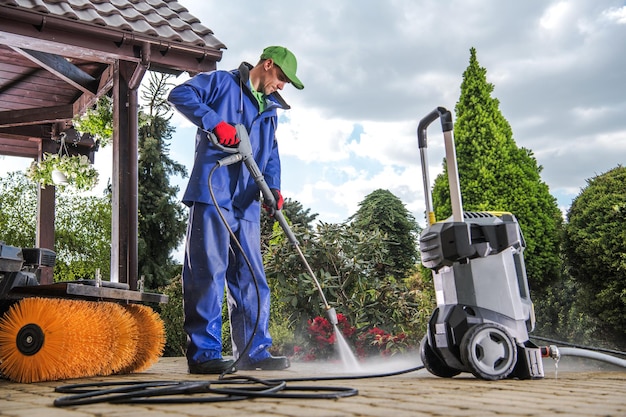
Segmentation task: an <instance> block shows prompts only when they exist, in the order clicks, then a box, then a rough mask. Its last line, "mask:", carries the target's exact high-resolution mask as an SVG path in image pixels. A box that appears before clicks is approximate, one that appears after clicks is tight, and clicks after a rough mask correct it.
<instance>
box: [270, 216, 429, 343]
mask: <svg viewBox="0 0 626 417" xmlns="http://www.w3.org/2000/svg"><path fill="white" fill-rule="evenodd" d="M292 230H293V231H294V233H295V234H296V236H298V238H299V239H300V242H301V249H302V251H303V253H304V256H305V257H306V259H307V261H308V263H309V265H310V266H311V268H312V270H313V271H314V273H315V275H316V278H317V280H318V281H319V283H320V285H321V287H322V290H323V291H324V295H325V297H326V300H327V302H328V304H329V305H330V306H331V307H335V308H336V309H337V311H338V312H339V313H342V314H344V315H346V316H347V317H348V319H349V322H350V323H351V324H352V325H354V326H355V327H356V328H359V329H361V328H372V327H380V328H383V329H385V330H387V331H389V332H393V333H398V332H411V333H412V334H413V335H416V336H415V337H416V338H417V337H418V336H417V333H419V336H421V334H423V331H424V329H425V320H426V319H427V317H428V315H430V311H431V307H432V303H431V302H430V300H428V301H427V302H426V303H427V306H426V308H425V306H424V298H423V292H421V291H420V289H419V288H418V285H417V284H416V283H417V280H416V279H415V277H417V275H415V276H412V277H410V278H408V279H405V278H403V279H396V278H392V277H385V278H384V279H381V278H379V276H380V275H379V273H378V269H379V268H380V265H381V264H382V262H383V260H384V258H385V256H386V254H387V247H386V244H385V240H384V236H383V235H382V234H381V233H380V231H378V230H374V231H364V230H360V229H359V228H357V227H355V226H353V225H349V224H328V223H323V222H320V223H319V224H318V225H317V226H316V228H315V230H314V231H309V230H306V229H305V228H302V227H301V226H297V225H296V226H294V227H293V228H292ZM274 232H275V233H274V237H273V239H272V240H271V241H270V245H269V247H268V248H267V250H266V251H265V254H264V256H265V257H264V261H265V270H266V274H267V276H268V281H269V283H270V286H271V288H272V296H273V300H274V301H273V304H272V306H273V307H272V308H273V309H274V310H273V311H272V317H280V320H283V321H285V322H288V323H289V324H290V327H291V328H292V329H294V330H297V331H300V330H301V329H305V328H306V325H307V322H308V321H309V320H310V319H312V318H313V317H316V316H319V315H320V313H323V312H324V305H323V302H322V299H321V296H320V295H319V292H318V290H317V287H316V285H315V283H314V282H313V280H312V278H311V277H310V276H309V275H308V273H306V271H305V268H304V267H303V264H302V261H301V259H300V257H299V256H298V254H297V252H296V251H295V250H294V248H293V247H292V245H291V244H290V243H289V242H288V241H287V239H286V237H284V235H283V234H282V232H281V231H280V228H279V227H278V225H276V226H275V230H274ZM296 336H297V337H301V336H302V335H298V334H296Z"/></svg>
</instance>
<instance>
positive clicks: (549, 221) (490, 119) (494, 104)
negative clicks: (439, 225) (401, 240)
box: [433, 48, 563, 290]
mask: <svg viewBox="0 0 626 417" xmlns="http://www.w3.org/2000/svg"><path fill="white" fill-rule="evenodd" d="M493 88H494V86H493V84H491V83H488V82H487V70H486V69H485V68H483V67H481V66H480V65H479V63H478V59H477V58H476V50H475V49H474V48H471V49H470V62H469V66H468V67H467V69H466V70H465V72H464V73H463V82H462V84H461V96H460V98H459V101H458V102H457V104H456V107H455V112H456V120H455V123H454V136H455V145H456V154H457V162H458V170H459V177H460V186H461V195H462V201H463V206H464V207H463V208H464V210H466V211H489V210H491V211H508V212H511V213H513V214H514V215H515V216H516V217H517V219H518V221H519V224H520V227H521V229H522V232H523V234H524V238H525V240H526V244H527V247H526V252H525V261H526V270H527V273H528V277H529V283H530V286H531V290H540V289H545V288H547V287H548V286H549V285H550V284H551V283H553V282H554V281H555V280H556V279H557V278H558V275H559V271H560V268H561V261H560V258H559V239H560V234H561V231H562V222H563V219H562V213H561V211H560V210H559V208H558V205H557V202H556V199H555V198H554V197H553V196H552V195H550V192H549V189H548V186H547V185H546V184H545V183H544V182H543V181H542V180H541V178H540V173H541V170H542V167H541V166H539V165H538V164H537V160H536V159H535V157H534V156H533V153H532V152H531V151H530V150H528V149H525V148H518V147H517V145H516V144H515V141H514V140H513V133H512V129H511V126H510V125H509V123H508V122H507V120H506V119H505V118H504V116H503V115H502V113H501V112H500V109H499V101H498V100H497V99H495V98H493V97H491V93H492V92H493ZM433 202H434V206H435V208H436V210H435V212H436V214H437V218H438V219H443V218H445V217H447V216H449V215H450V214H451V208H450V193H449V188H448V173H447V170H446V168H445V164H444V172H443V174H441V175H439V176H438V177H437V178H436V179H435V185H434V189H433Z"/></svg>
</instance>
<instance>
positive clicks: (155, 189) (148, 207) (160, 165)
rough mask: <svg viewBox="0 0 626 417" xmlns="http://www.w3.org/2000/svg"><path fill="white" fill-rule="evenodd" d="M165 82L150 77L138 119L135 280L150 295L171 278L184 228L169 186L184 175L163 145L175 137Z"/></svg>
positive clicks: (174, 188)
mask: <svg viewBox="0 0 626 417" xmlns="http://www.w3.org/2000/svg"><path fill="white" fill-rule="evenodd" d="M169 77H170V76H168V75H164V74H157V73H152V72H151V73H150V79H149V84H148V88H147V89H146V90H144V92H143V96H142V98H143V99H144V101H145V102H146V103H147V105H146V111H144V112H142V113H141V114H140V117H142V119H143V120H142V125H141V127H140V129H139V239H138V243H139V248H138V250H139V262H138V263H139V274H140V276H143V277H144V278H145V286H146V287H147V288H151V289H154V288H157V287H158V286H162V285H165V284H167V283H168V282H169V280H170V279H171V278H172V267H173V265H174V263H175V262H174V260H173V258H172V257H171V255H170V254H171V253H172V251H173V250H174V249H176V248H177V247H178V245H179V244H180V242H181V239H182V238H183V236H184V234H185V227H186V214H185V211H184V207H183V206H181V204H180V202H178V201H177V194H178V187H177V186H175V185H171V184H170V180H169V177H170V176H171V175H176V174H180V175H182V176H186V175H187V171H186V169H185V167H184V166H183V165H181V164H179V163H177V162H175V161H173V160H172V159H171V158H170V157H169V155H168V153H169V144H168V141H169V140H171V139H172V132H173V131H174V128H173V127H172V126H171V125H170V118H171V116H172V111H171V108H170V106H169V104H168V102H167V99H166V94H167V89H168V87H169V84H168V78H169Z"/></svg>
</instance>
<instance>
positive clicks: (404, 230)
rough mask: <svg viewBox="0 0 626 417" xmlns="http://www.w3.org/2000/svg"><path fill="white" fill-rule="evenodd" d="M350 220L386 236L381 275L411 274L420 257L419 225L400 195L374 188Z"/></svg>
mask: <svg viewBox="0 0 626 417" xmlns="http://www.w3.org/2000/svg"><path fill="white" fill-rule="evenodd" d="M349 220H350V221H352V225H353V226H354V227H356V228H357V229H359V230H362V231H364V232H371V231H374V230H378V231H380V232H381V233H382V234H383V235H384V236H386V241H385V246H386V247H387V255H386V256H385V260H384V265H382V266H381V268H380V270H379V272H380V275H381V276H380V277H379V278H381V279H382V278H384V277H385V276H394V277H396V278H399V279H400V278H406V277H407V276H409V275H410V273H411V271H412V270H413V269H414V268H415V266H416V264H417V259H418V252H417V235H418V233H419V226H418V225H417V222H416V221H415V218H414V217H413V215H412V214H411V213H410V212H409V211H408V210H407V209H406V207H404V204H403V203H402V201H401V200H400V199H399V198H398V197H396V196H395V195H393V194H392V193H391V192H390V191H389V190H380V189H379V190H375V191H373V192H372V193H370V194H368V195H367V196H366V197H365V199H364V200H363V201H361V202H360V203H359V209H358V210H357V212H356V213H355V214H354V215H353V216H351V217H350V219H349Z"/></svg>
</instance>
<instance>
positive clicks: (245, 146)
mask: <svg viewBox="0 0 626 417" xmlns="http://www.w3.org/2000/svg"><path fill="white" fill-rule="evenodd" d="M235 129H236V130H237V137H239V145H238V147H237V148H233V147H226V146H223V145H221V144H220V143H219V142H218V140H217V137H216V136H215V134H213V132H209V131H206V133H207V134H208V137H209V139H210V140H211V142H212V143H213V145H214V146H215V147H217V148H218V149H219V150H221V151H223V152H226V153H229V154H231V155H229V156H227V157H225V158H222V159H221V160H219V161H218V162H217V163H218V164H219V165H220V166H227V165H232V164H235V163H237V162H243V163H244V164H245V166H246V168H247V169H248V171H249V172H250V176H252V178H253V179H254V182H255V183H256V185H257V186H258V187H259V189H260V190H261V193H262V194H263V201H264V202H265V204H266V205H267V206H268V207H271V208H272V210H273V213H271V214H272V215H273V217H274V218H275V219H276V221H278V224H279V225H280V227H281V228H282V229H283V231H284V232H285V235H287V239H289V242H290V243H291V244H292V245H293V247H294V248H295V250H296V252H297V253H298V255H299V256H300V260H301V261H302V264H303V265H304V267H305V268H306V270H307V273H308V274H309V276H310V277H311V279H312V280H313V282H314V283H315V286H316V287H317V291H318V292H319V294H320V297H321V298H322V302H323V303H324V309H325V310H326V315H327V316H328V320H329V321H330V323H331V324H332V325H333V326H336V325H337V324H338V323H339V322H338V320H337V312H336V311H335V309H334V308H333V307H331V306H330V305H329V304H328V301H326V297H325V296H324V291H322V287H321V285H320V283H319V281H318V280H317V278H316V277H315V274H314V273H313V270H312V269H311V266H310V265H309V263H308V262H307V260H306V258H305V257H304V254H303V253H302V250H301V249H300V245H299V243H298V239H296V236H295V235H294V234H293V231H292V230H291V228H290V227H289V224H288V223H287V220H286V219H285V216H283V213H282V211H281V210H277V209H276V208H275V207H276V199H275V198H274V195H273V194H272V191H271V190H270V188H269V186H268V185H267V182H265V178H264V177H263V173H261V170H260V169H259V166H258V165H257V163H256V161H255V160H254V156H253V153H252V145H251V144H250V137H249V135H248V131H247V130H246V127H245V126H244V125H242V124H237V125H235Z"/></svg>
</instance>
